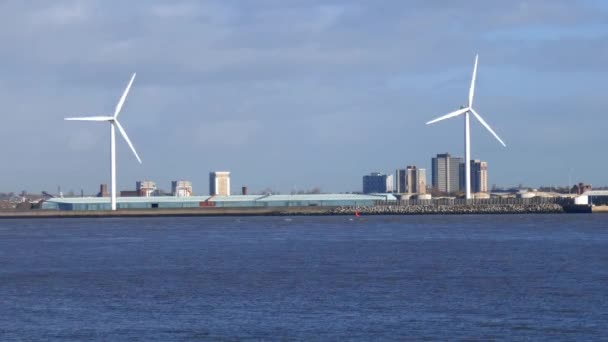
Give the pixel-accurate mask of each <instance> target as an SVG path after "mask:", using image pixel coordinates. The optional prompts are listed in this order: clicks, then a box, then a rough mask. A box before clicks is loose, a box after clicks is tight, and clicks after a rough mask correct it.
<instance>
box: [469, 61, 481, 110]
mask: <svg viewBox="0 0 608 342" xmlns="http://www.w3.org/2000/svg"><path fill="white" fill-rule="evenodd" d="M478 60H479V54H477V55H475V66H474V67H473V77H472V78H471V88H470V89H469V107H473V96H475V79H476V78H477V61H478Z"/></svg>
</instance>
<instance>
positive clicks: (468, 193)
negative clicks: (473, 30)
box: [426, 54, 507, 199]
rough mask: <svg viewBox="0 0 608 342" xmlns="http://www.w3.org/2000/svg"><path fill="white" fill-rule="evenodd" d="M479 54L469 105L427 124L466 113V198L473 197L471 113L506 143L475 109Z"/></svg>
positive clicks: (470, 90)
mask: <svg viewBox="0 0 608 342" xmlns="http://www.w3.org/2000/svg"><path fill="white" fill-rule="evenodd" d="M478 59H479V54H477V55H476V56H475V66H474V67H473V77H472V79H471V88H470V89H469V105H468V106H467V107H461V108H460V109H459V110H457V111H454V112H451V113H449V114H446V115H444V116H442V117H439V118H437V119H434V120H431V121H429V122H427V123H426V124H427V125H430V124H433V123H435V122H439V121H441V120H445V119H449V118H453V117H455V116H459V115H463V114H464V159H465V163H464V167H465V171H464V172H465V182H466V198H467V199H471V136H470V131H469V114H470V113H472V114H473V115H474V116H475V118H476V119H477V120H479V122H480V123H481V124H482V125H483V126H484V127H485V128H486V129H487V130H488V131H490V133H492V135H493V136H494V137H495V138H496V139H497V140H498V141H499V142H500V143H501V144H502V145H503V146H504V147H507V145H505V143H504V142H503V141H502V140H501V139H500V138H499V137H498V134H496V133H495V132H494V130H493V129H492V128H491V127H490V125H488V123H487V122H486V121H485V120H484V119H483V118H482V117H481V116H480V115H479V114H478V113H477V112H476V111H475V109H473V95H475V78H476V77H477V61H478Z"/></svg>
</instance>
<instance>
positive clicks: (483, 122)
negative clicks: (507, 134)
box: [471, 108, 507, 147]
mask: <svg viewBox="0 0 608 342" xmlns="http://www.w3.org/2000/svg"><path fill="white" fill-rule="evenodd" d="M471 113H473V115H475V117H476V118H477V120H479V122H480V123H481V124H482V125H483V126H484V127H485V128H486V129H487V130H488V131H490V133H492V135H494V138H496V139H497V140H498V141H499V142H500V143H501V144H502V146H504V147H507V145H506V144H505V143H504V142H503V141H502V139H500V137H499V136H498V134H496V132H494V130H493V129H492V128H491V127H490V125H488V123H487V122H486V121H485V120H484V119H483V118H482V117H481V115H479V114H477V112H476V111H475V109H473V108H471Z"/></svg>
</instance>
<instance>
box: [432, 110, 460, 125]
mask: <svg viewBox="0 0 608 342" xmlns="http://www.w3.org/2000/svg"><path fill="white" fill-rule="evenodd" d="M467 110H469V108H461V109H459V110H457V111H454V112H451V113H449V114H446V115H444V116H442V117H439V118H437V119H434V120H431V121H429V122H427V123H426V124H427V125H430V124H433V123H435V122H438V121H441V120H445V119H449V118H452V117H455V116H458V115H461V114H464V113H466V112H467Z"/></svg>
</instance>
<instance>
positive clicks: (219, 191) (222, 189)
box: [209, 171, 230, 196]
mask: <svg viewBox="0 0 608 342" xmlns="http://www.w3.org/2000/svg"><path fill="white" fill-rule="evenodd" d="M209 195H210V196H230V172H228V171H215V172H210V173H209Z"/></svg>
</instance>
